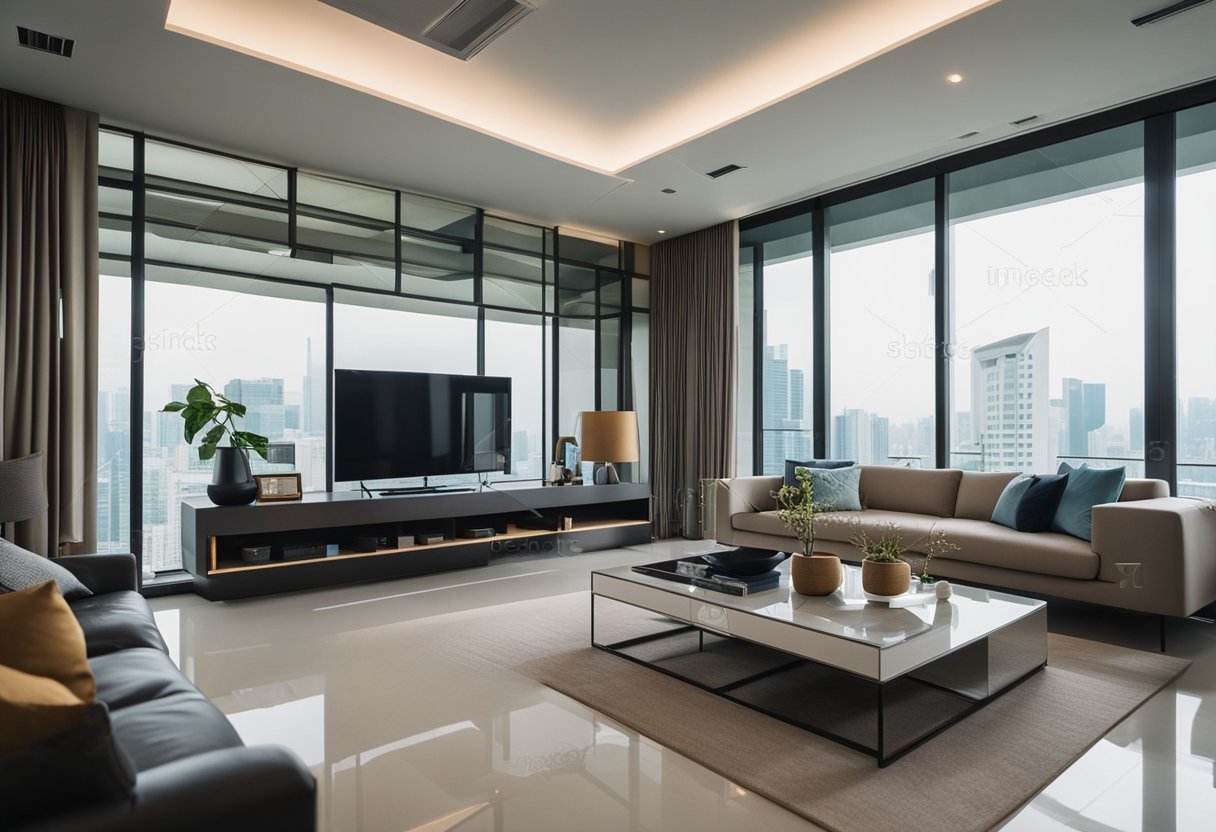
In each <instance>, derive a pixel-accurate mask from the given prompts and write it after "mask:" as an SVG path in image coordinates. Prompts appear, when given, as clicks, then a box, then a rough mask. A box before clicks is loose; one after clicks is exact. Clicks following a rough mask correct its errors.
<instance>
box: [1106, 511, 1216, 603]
mask: <svg viewBox="0 0 1216 832" xmlns="http://www.w3.org/2000/svg"><path fill="white" fill-rule="evenodd" d="M1091 548H1092V549H1093V551H1094V552H1095V553H1096V554H1097V555H1098V559H1099V566H1098V579H1099V580H1103V581H1111V582H1114V583H1116V584H1119V587H1120V589H1121V590H1123V591H1125V592H1127V593H1128V601H1129V603H1128V604H1127V607H1128V609H1137V610H1143V611H1145V612H1156V613H1161V614H1164V615H1178V616H1185V615H1191V614H1192V613H1194V612H1195V611H1196V610H1199V609H1202V608H1203V607H1205V606H1207V605H1208V604H1210V603H1212V602H1213V601H1216V512H1211V511H1206V510H1204V509H1203V508H1201V505H1200V503H1198V502H1197V501H1195V500H1188V499H1185V498H1181V497H1157V498H1154V499H1149V500H1133V501H1130V502H1124V503H1109V504H1106V505H1100V506H1094V510H1093V540H1092V541H1091Z"/></svg>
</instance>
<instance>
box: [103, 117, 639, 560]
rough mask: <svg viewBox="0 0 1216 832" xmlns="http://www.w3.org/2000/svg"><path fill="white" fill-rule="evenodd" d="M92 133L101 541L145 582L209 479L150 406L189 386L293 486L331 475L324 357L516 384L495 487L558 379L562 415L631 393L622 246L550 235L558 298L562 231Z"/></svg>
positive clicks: (536, 433)
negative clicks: (298, 479)
mask: <svg viewBox="0 0 1216 832" xmlns="http://www.w3.org/2000/svg"><path fill="white" fill-rule="evenodd" d="M99 144H100V147H99V158H100V168H101V169H100V175H99V191H98V196H99V214H100V253H101V274H102V277H101V286H100V308H101V321H102V326H101V337H100V342H99V351H98V373H99V400H98V410H99V419H98V447H99V455H98V468H97V482H98V507H97V516H98V528H99V538H100V540H99V545H100V548H102V549H103V550H108V551H125V550H129V549H130V550H135V551H137V552H140V553H141V554H142V558H143V566H144V575H145V578H147V577H150V576H151V575H152V574H153V573H155V572H165V571H172V570H174V569H178V568H180V567H181V566H182V563H181V554H180V537H181V533H180V516H181V508H180V502H181V500H182V499H183V498H186V497H190V496H194V495H199V494H202V493H204V492H205V489H206V485H207V483H208V482H209V480H210V478H211V463H209V462H203V461H201V460H199V459H198V458H197V449H196V448H194V447H190V446H187V445H186V444H185V441H184V436H183V430H182V422H181V419H180V417H179V416H177V415H176V414H165V413H161V412H160V409H161V408H162V407H163V406H164V404H165V403H167V402H169V401H170V400H174V399H177V400H180V399H183V398H184V397H185V395H186V391H187V390H188V389H189V387H190V386H191V385H193V384H194V382H195V379H198V380H201V381H205V382H207V383H209V384H211V385H212V386H213V387H214V388H215V389H216V390H218V391H219V392H221V393H223V394H225V395H228V396H230V397H231V398H233V399H236V400H238V401H241V402H243V403H244V404H245V405H246V407H247V408H248V410H247V415H246V416H245V419H244V424H243V425H242V427H244V428H245V429H246V430H249V431H252V432H256V433H261V434H265V435H266V436H268V438H269V439H270V442H271V461H270V462H264V461H262V460H261V459H260V458H257V457H254V458H253V459H252V460H251V462H252V463H253V468H254V470H255V473H256V472H263V471H265V472H272V471H273V472H278V471H298V472H299V473H300V474H301V476H302V479H303V485H304V488H305V490H306V491H313V490H324V489H325V488H327V487H328V485H329V482H328V480H329V477H330V466H331V464H332V460H331V455H332V452H333V449H332V448H330V447H328V444H327V432H328V429H329V426H328V424H327V422H328V420H329V413H330V409H331V407H332V401H331V398H330V389H331V384H330V377H329V371H330V368H331V367H339V368H343V367H349V368H364V369H391V370H412V371H420V372H446V373H461V374H469V375H473V374H478V373H484V374H489V375H501V376H506V377H509V378H511V380H512V388H513V390H512V392H513V396H512V424H513V428H512V443H513V453H512V462H511V468H510V470H509V471H507V472H503V473H502V474H496V475H495V476H496V477H498V478H500V479H514V480H522V481H535V480H537V479H539V478H541V477H543V476H544V475H545V474H546V472H547V467H548V462H549V451H548V448H550V447H552V439H553V437H554V435H555V433H556V431H557V426H556V425H555V424H554V419H553V417H552V413H553V410H552V408H553V403H554V397H553V388H554V384H555V375H557V374H559V373H561V372H565V373H568V374H569V375H570V384H569V385H568V388H567V391H566V396H567V401H566V402H565V406H566V412H567V413H569V414H572V415H576V414H577V412H578V411H581V410H588V409H593V408H596V407H600V408H604V409H611V408H616V407H621V406H625V405H631V404H633V403H634V402H636V401H638V399H639V397H638V395H637V393H636V391H634V390H633V389H632V388H630V387H629V385H631V384H632V383H633V382H632V380H633V377H634V376H636V375H637V374H638V372H639V367H638V362H639V361H645V360H646V358H647V353H646V351H645V350H644V349H643V350H634V351H631V350H630V347H631V346H632V343H631V340H630V339H631V338H633V334H632V333H633V326H632V324H633V322H634V321H635V320H638V319H639V313H640V319H641V320H643V322H644V319H645V317H646V315H645V308H644V307H643V308H642V309H640V310H639V309H636V308H634V307H633V306H632V305H631V303H630V300H629V291H628V290H629V285H628V284H626V282H625V276H624V273H623V272H622V270H621V259H622V246H621V244H619V243H618V242H616V241H609V240H602V239H594V238H590V237H585V238H584V237H580V235H573V234H563V235H562V239H563V241H564V242H563V245H564V246H565V258H568V260H569V263H568V265H569V274H568V275H567V281H566V285H565V287H564V289H565V291H564V295H563V297H562V298H561V299H560V301H559V298H558V296H557V293H556V283H557V280H556V266H555V263H556V249H557V245H556V240H557V237H558V234H557V231H556V230H555V229H551V228H543V227H540V226H536V225H532V224H529V223H525V222H520V221H517V220H511V219H507V218H503V217H497V216H492V215H487V214H485V213H484V212H483V211H480V210H478V209H476V208H472V207H469V206H465V205H459V204H456V203H451V202H446V201H443V200H439V199H434V198H431V197H424V196H417V195H412V194H408V193H404V192H401V191H397V190H394V189H391V188H381V187H375V186H371V185H364V184H359V183H352V182H347V181H343V180H340V179H335V178H332V177H328V176H323V175H319V174H312V173H308V172H305V171H298V170H294V169H291V168H287V167H284V166H280V165H275V164H270V163H265V162H260V161H257V160H251V159H244V158H240V157H235V156H231V155H228V154H223V153H216V152H212V151H208V150H205V149H201V148H197V147H193V146H189V145H185V144H181V143H178V142H173V141H168V140H160V139H152V138H145V137H143V136H141V135H139V134H131V133H126V132H123V131H119V130H112V129H108V128H107V129H103V130H102V132H101V138H100V142H99ZM137 230H142V233H141V234H139V235H138V237H137V238H136V237H135V236H134V233H135V232H136V231H137ZM136 242H138V245H137V244H136ZM642 282H644V281H642ZM559 322H560V323H562V324H564V326H563V327H562V329H563V330H564V332H563V337H562V338H560V339H559V338H558V337H557V335H556V333H557V331H558V328H559V326H558V325H559ZM642 331H643V332H645V327H644V325H643V326H642ZM133 335H138V337H137V338H135V339H134V340H133V339H132V336H133ZM331 336H332V342H331V341H330V337H331ZM559 343H560V344H561V345H563V346H565V347H566V348H567V350H566V353H567V354H565V355H561V354H559V353H560V352H561V350H559V349H555V347H557V346H558V345H559ZM133 358H134V360H132V359H133ZM559 368H560V369H559ZM641 369H643V370H644V369H645V368H641ZM641 376H642V378H643V380H645V379H646V377H647V376H648V373H647V372H642V373H641ZM643 399H644V397H643ZM140 402H142V405H141V404H140ZM570 422H571V424H570V425H569V426H568V427H567V428H566V431H563V432H568V431H569V430H570V429H572V428H573V427H574V425H573V422H574V419H573V418H572V419H570ZM136 437H142V438H141V439H137V438H136ZM138 479H142V486H140V487H133V483H134V482H135V481H138ZM466 480H467V475H466ZM383 484H385V483H377V485H383ZM388 484H392V483H388ZM349 485H350V484H346V483H340V484H338V485H337V487H339V488H341V487H344V486H349Z"/></svg>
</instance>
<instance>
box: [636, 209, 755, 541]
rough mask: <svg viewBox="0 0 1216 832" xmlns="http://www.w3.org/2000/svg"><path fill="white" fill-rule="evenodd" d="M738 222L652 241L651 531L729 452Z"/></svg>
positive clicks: (718, 472)
mask: <svg viewBox="0 0 1216 832" xmlns="http://www.w3.org/2000/svg"><path fill="white" fill-rule="evenodd" d="M738 252H739V231H738V224H737V223H733V222H731V223H723V224H722V225H718V226H714V227H713V228H707V229H705V230H704V231H698V232H696V233H694V234H688V235H685V236H683V237H677V238H675V239H673V240H665V241H663V242H661V243H659V244H657V245H655V246H654V247H653V248H652V249H651V256H652V260H651V265H652V275H651V299H650V396H651V410H650V436H651V445H650V449H651V450H650V471H651V477H650V478H651V486H652V491H653V493H654V502H655V505H654V532H655V536H656V537H660V538H662V537H670V536H671V535H672V534H676V533H677V532H678V531H679V528H678V526H677V525H676V523H675V519H676V518H675V514H676V504H677V499H678V497H679V495H680V494H682V493H683V491H684V490H685V489H689V488H693V489H695V488H698V487H699V485H700V481H701V480H702V479H704V478H712V477H728V476H731V475H732V474H733V473H734V467H735V460H734V449H735V384H736V367H735V332H736V326H735V318H736V304H737V298H736V282H737V281H736V272H737V267H738V258H739V254H738Z"/></svg>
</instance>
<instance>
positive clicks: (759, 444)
mask: <svg viewBox="0 0 1216 832" xmlns="http://www.w3.org/2000/svg"><path fill="white" fill-rule="evenodd" d="M752 294H753V301H752V365H753V367H752V473H753V474H763V473H764V340H765V338H764V336H765V333H764V243H755V244H754V245H753V246H752Z"/></svg>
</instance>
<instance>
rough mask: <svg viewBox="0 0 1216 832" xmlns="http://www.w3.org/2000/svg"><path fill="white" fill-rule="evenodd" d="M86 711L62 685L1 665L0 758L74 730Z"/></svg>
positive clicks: (84, 706)
mask: <svg viewBox="0 0 1216 832" xmlns="http://www.w3.org/2000/svg"><path fill="white" fill-rule="evenodd" d="M88 710H89V704H88V703H87V702H82V701H81V700H80V697H78V696H77V695H76V694H74V693H72V692H71V691H70V690H68V689H67V688H66V687H64V686H63V684H62V683H61V682H57V681H55V680H54V679H48V678H47V677H46V676H35V675H34V674H32V673H25V672H23V671H20V670H17V669H16V668H13V667H8V666H7V665H3V664H0V755H5V754H12V753H13V752H14V751H19V750H20V749H22V748H25V747H26V746H28V745H33V744H34V743H36V742H38V741H40V740H44V739H46V738H47V737H51V736H54V735H55V734H62V733H63V732H64V731H67V730H69V729H71V728H75V727H76V726H77V725H79V724H80V723H81V722H82V721H83V720H84V718H85V715H86V713H87V712H88Z"/></svg>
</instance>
